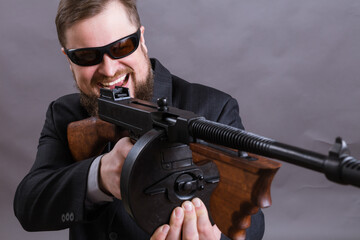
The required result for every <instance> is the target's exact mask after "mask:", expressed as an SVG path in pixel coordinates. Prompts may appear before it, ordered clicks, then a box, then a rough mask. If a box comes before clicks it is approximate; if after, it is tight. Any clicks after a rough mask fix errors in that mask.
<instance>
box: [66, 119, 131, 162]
mask: <svg viewBox="0 0 360 240" xmlns="http://www.w3.org/2000/svg"><path fill="white" fill-rule="evenodd" d="M67 134H68V144H69V148H70V151H71V154H72V156H73V158H74V160H75V161H81V160H84V159H87V158H90V157H94V156H97V155H100V154H101V153H102V151H103V150H104V148H105V146H106V145H107V144H108V143H109V142H116V141H118V140H119V139H120V138H121V137H124V136H127V132H125V131H121V130H120V129H119V128H118V127H117V126H115V125H114V124H112V123H108V122H105V121H103V120H101V119H99V118H96V117H91V118H87V119H84V120H81V121H77V122H72V123H70V124H69V125H68V128H67Z"/></svg>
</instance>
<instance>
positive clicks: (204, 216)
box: [192, 198, 221, 239]
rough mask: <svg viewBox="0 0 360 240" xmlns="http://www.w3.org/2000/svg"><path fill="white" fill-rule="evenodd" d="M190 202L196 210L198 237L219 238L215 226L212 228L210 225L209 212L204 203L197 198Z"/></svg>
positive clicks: (219, 233)
mask: <svg viewBox="0 0 360 240" xmlns="http://www.w3.org/2000/svg"><path fill="white" fill-rule="evenodd" d="M192 203H193V205H194V207H195V212H196V218H197V230H198V233H199V239H220V236H221V232H220V230H219V229H218V228H217V227H215V228H214V227H213V226H212V225H211V222H210V219H209V214H208V211H207V209H206V206H205V205H204V203H203V202H202V201H201V200H200V199H199V198H194V199H193V200H192ZM214 226H216V225H214Z"/></svg>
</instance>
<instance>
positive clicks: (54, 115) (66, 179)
mask: <svg viewBox="0 0 360 240" xmlns="http://www.w3.org/2000/svg"><path fill="white" fill-rule="evenodd" d="M73 118H74V116H72V115H71V112H70V111H69V110H68V109H66V108H63V107H62V105H61V104H56V103H52V104H51V105H50V107H49V109H48V111H47V114H46V121H45V124H44V127H43V130H42V132H41V136H40V140H39V145H38V151H37V155H36V160H35V163H34V165H33V167H32V168H31V170H30V172H29V173H28V174H27V175H26V176H25V177H24V179H23V180H22V181H21V183H20V184H19V186H18V188H17V191H16V194H15V199H14V211H15V215H16V217H17V218H18V219H19V221H20V223H21V225H22V226H23V228H24V229H25V230H27V231H42V230H59V229H64V228H67V227H69V226H70V225H71V224H73V223H76V222H79V221H83V220H84V219H85V218H86V216H85V209H84V202H85V198H86V186H87V185H86V184H87V174H88V170H89V167H90V165H91V162H92V160H93V159H87V160H84V161H81V162H74V161H73V159H72V157H71V154H70V151H69V148H68V146H67V140H66V128H67V124H68V122H70V121H72V119H73Z"/></svg>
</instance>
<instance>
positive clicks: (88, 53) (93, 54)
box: [65, 28, 140, 66]
mask: <svg viewBox="0 0 360 240" xmlns="http://www.w3.org/2000/svg"><path fill="white" fill-rule="evenodd" d="M139 41H140V28H139V29H138V30H137V31H136V32H135V33H133V34H131V35H129V36H126V37H123V38H121V39H119V40H116V41H115V42H112V43H110V44H108V45H106V46H103V47H92V48H78V49H65V53H66V55H67V56H68V57H69V58H70V60H71V61H72V62H73V63H75V64H76V65H79V66H93V65H97V64H99V63H101V62H102V60H103V57H104V54H105V53H107V54H108V55H109V56H110V57H111V58H113V59H120V58H123V57H126V56H128V55H130V54H132V53H133V52H134V51H135V50H136V49H137V48H138V46H139Z"/></svg>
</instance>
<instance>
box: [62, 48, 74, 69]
mask: <svg viewBox="0 0 360 240" xmlns="http://www.w3.org/2000/svg"><path fill="white" fill-rule="evenodd" d="M61 52H62V53H63V54H64V55H65V56H66V59H67V60H68V62H69V67H70V70H71V71H72V66H71V62H70V59H69V57H68V56H67V54H66V52H65V49H64V48H61Z"/></svg>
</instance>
